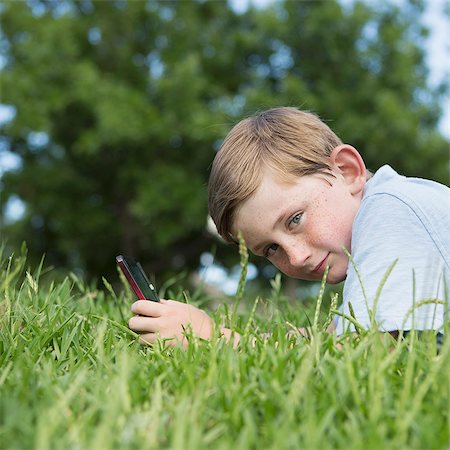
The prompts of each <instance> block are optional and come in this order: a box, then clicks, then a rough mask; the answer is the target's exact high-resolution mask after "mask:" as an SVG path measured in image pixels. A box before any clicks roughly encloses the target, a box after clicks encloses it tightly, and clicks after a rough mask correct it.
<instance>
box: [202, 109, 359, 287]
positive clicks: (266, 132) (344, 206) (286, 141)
mask: <svg viewBox="0 0 450 450" xmlns="http://www.w3.org/2000/svg"><path fill="white" fill-rule="evenodd" d="M365 182H366V169H365V166H364V162H363V160H362V158H361V156H360V155H359V153H358V152H357V150H356V149H354V148H353V147H351V146H349V145H345V144H342V142H341V141H340V139H339V138H338V137H337V136H336V135H335V134H334V133H333V132H332V131H331V130H330V128H328V126H326V125H325V124H324V123H323V122H322V121H321V120H320V119H319V118H318V117H317V116H315V115H313V114H311V113H306V112H301V111H298V110H296V109H294V108H276V109H272V110H269V111H266V112H263V113H260V114H258V115H256V116H254V117H250V118H247V119H245V120H243V121H241V122H240V123H238V124H237V125H236V126H235V127H234V128H233V129H232V130H231V132H230V133H229V134H228V136H227V137H226V138H225V140H224V142H223V144H222V147H221V148H220V150H219V152H218V154H217V155H216V158H215V160H214V162H213V167H212V171H211V176H210V183H209V210H210V214H211V217H212V218H213V220H214V222H215V224H216V227H217V229H218V231H219V233H220V235H221V236H222V237H223V238H224V239H225V240H227V241H235V240H236V234H237V231H238V230H241V231H242V233H243V236H244V238H245V240H246V243H247V245H248V247H249V248H250V250H252V252H253V253H255V254H257V255H261V256H265V257H267V258H268V259H269V260H270V261H271V262H272V263H273V264H274V265H275V266H276V267H278V268H279V269H280V270H281V271H282V272H284V273H285V274H287V275H289V276H291V277H294V278H300V279H305V280H320V279H321V278H322V276H323V273H324V270H325V267H326V265H327V264H328V265H329V267H330V269H329V272H328V278H327V280H328V282H330V283H337V282H340V281H342V280H343V279H344V278H345V276H346V272H347V266H348V258H347V256H346V254H345V253H344V251H343V247H345V248H347V249H348V250H349V251H350V250H351V233H352V226H353V222H354V219H355V216H356V213H357V211H358V208H359V206H360V202H361V199H362V193H363V189H364V185H365Z"/></svg>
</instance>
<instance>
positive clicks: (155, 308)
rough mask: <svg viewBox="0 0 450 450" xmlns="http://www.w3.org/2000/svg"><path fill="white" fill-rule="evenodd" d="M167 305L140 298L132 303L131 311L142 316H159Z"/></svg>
mask: <svg viewBox="0 0 450 450" xmlns="http://www.w3.org/2000/svg"><path fill="white" fill-rule="evenodd" d="M164 306H165V305H161V304H160V303H159V302H152V301H149V300H138V301H137V302H134V303H133V304H132V305H131V312H132V313H134V314H139V315H141V316H148V317H159V316H160V315H161V309H162V308H164Z"/></svg>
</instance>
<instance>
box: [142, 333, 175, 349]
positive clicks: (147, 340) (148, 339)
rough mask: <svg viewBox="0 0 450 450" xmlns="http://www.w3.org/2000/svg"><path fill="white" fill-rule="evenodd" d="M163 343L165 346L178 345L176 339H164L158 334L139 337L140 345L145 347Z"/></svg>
mask: <svg viewBox="0 0 450 450" xmlns="http://www.w3.org/2000/svg"><path fill="white" fill-rule="evenodd" d="M158 341H159V342H162V343H163V344H164V345H171V346H174V345H176V344H177V340H176V338H164V339H162V338H161V336H160V335H159V334H158V333H146V334H141V336H139V343H140V344H144V345H154V344H155V343H156V342H158Z"/></svg>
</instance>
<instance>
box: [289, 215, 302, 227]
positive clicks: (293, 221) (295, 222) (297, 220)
mask: <svg viewBox="0 0 450 450" xmlns="http://www.w3.org/2000/svg"><path fill="white" fill-rule="evenodd" d="M302 216H303V214H302V213H297V214H294V215H293V216H292V217H291V219H290V220H289V222H288V227H291V226H293V225H298V224H299V223H300V221H301V220H302Z"/></svg>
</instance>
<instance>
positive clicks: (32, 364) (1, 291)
mask: <svg viewBox="0 0 450 450" xmlns="http://www.w3.org/2000/svg"><path fill="white" fill-rule="evenodd" d="M25 266H26V262H25V258H24V257H16V258H14V259H6V260H5V261H3V262H2V265H1V266H0V313H1V325H0V326H1V328H0V443H1V445H0V447H1V448H2V449H34V448H36V449H115V448H118V449H127V448H129V449H136V448H146V449H166V448H167V449H169V448H170V449H180V450H181V449H182V450H187V449H192V450H198V449H256V448H257V449H321V450H322V449H339V448H345V449H362V448H364V449H380V448H390V449H445V448H449V430H450V415H449V409H450V408H449V407H450V403H449V402H450V400H449V399H450V397H449V390H450V344H449V340H447V339H445V340H444V342H443V345H442V347H441V348H440V350H438V349H437V348H436V340H435V338H434V335H433V333H429V334H425V335H423V336H422V337H421V338H420V339H419V338H418V337H417V336H416V335H415V334H414V333H413V334H412V335H410V336H408V338H407V339H404V340H403V341H401V342H396V341H394V340H393V339H391V338H390V337H385V338H381V337H380V335H379V333H377V332H375V331H363V332H361V333H360V334H359V335H352V336H347V337H345V338H343V339H341V348H339V349H338V348H337V346H336V338H335V337H333V336H330V335H328V334H326V333H325V332H324V331H323V328H324V326H325V325H326V322H327V321H328V318H329V314H328V311H320V313H318V312H317V310H318V309H319V308H316V306H317V303H316V305H313V307H312V310H311V311H310V313H311V317H313V318H314V321H313V325H314V327H313V332H312V334H311V336H310V337H309V338H303V337H301V336H296V335H293V336H290V337H289V338H288V337H287V336H286V332H287V331H289V330H290V329H291V327H290V325H289V324H295V325H302V324H305V321H306V319H305V314H304V311H303V309H302V307H301V306H298V307H294V306H291V305H289V304H288V303H287V302H282V301H278V300H279V297H280V287H279V283H278V282H274V283H273V286H274V290H273V293H272V295H271V296H270V297H269V298H267V299H259V300H258V304H257V305H256V300H255V299H248V298H247V299H246V298H245V297H244V298H243V300H242V304H241V306H245V305H247V308H244V310H243V312H239V314H237V315H234V317H230V316H232V315H233V311H232V309H233V305H230V307H229V308H219V310H218V311H215V312H213V313H212V315H213V317H214V318H215V320H216V321H217V322H222V321H225V322H226V321H231V320H233V321H234V322H233V323H234V326H235V327H236V329H237V330H239V331H240V332H242V333H243V334H244V337H243V340H242V344H241V345H240V347H239V348H238V349H233V348H231V346H230V345H228V344H227V343H226V342H224V341H223V340H222V339H220V338H218V337H215V338H214V339H212V340H211V341H210V342H203V341H202V342H193V343H192V344H191V345H190V346H189V349H188V350H187V351H184V350H181V349H180V348H168V347H164V346H163V345H159V346H156V347H154V348H148V347H142V346H140V345H139V344H138V343H137V339H136V335H135V334H134V333H132V332H131V331H130V330H128V328H127V327H126V322H124V320H123V317H125V318H127V317H129V315H130V313H129V309H128V306H129V304H130V303H131V295H130V294H129V293H128V292H123V293H120V294H118V295H116V294H114V292H113V291H112V288H109V290H108V289H106V290H105V291H104V292H103V291H95V290H92V289H89V288H88V287H86V286H85V285H83V283H81V282H80V281H79V280H78V279H77V278H76V277H74V276H70V277H68V278H67V279H66V280H65V281H63V282H60V283H56V282H55V283H52V282H51V278H52V273H51V272H49V273H44V271H43V270H42V268H41V267H39V268H38V269H37V270H35V271H34V272H33V273H32V274H31V273H30V272H26V271H25V270H24V268H25ZM177 295H179V294H177ZM321 295H323V292H322V294H321ZM192 298H194V299H195V300H193V301H195V302H197V303H202V302H204V299H203V297H202V295H201V293H198V292H194V293H193V294H192ZM241 309H242V308H241ZM122 316H123V317H122ZM265 331H272V332H273V335H272V336H271V337H270V338H269V339H267V340H266V341H264V340H263V339H262V338H260V333H261V332H265Z"/></svg>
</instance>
